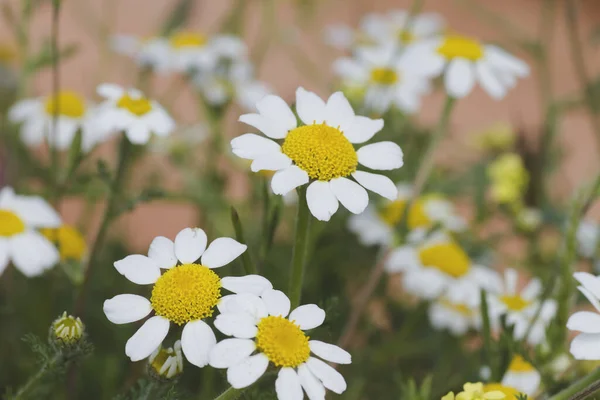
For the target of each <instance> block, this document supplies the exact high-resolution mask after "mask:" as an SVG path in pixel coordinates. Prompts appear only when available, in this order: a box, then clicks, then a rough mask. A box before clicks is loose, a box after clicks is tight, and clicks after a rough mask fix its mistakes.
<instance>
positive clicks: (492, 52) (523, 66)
mask: <svg viewBox="0 0 600 400" xmlns="http://www.w3.org/2000/svg"><path fill="white" fill-rule="evenodd" d="M485 50H486V51H485V57H486V58H487V59H488V60H489V62H490V63H492V65H494V66H495V67H496V68H499V69H502V70H508V71H510V72H512V73H514V74H516V75H517V76H519V77H525V76H527V75H529V66H528V65H527V63H525V62H524V61H522V60H519V59H518V58H517V57H515V56H513V55H511V54H509V53H507V52H506V51H504V50H503V49H501V48H500V47H498V46H494V45H487V46H485Z"/></svg>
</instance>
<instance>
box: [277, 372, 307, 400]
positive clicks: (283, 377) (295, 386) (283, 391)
mask: <svg viewBox="0 0 600 400" xmlns="http://www.w3.org/2000/svg"><path fill="white" fill-rule="evenodd" d="M275 392H277V399H278V400H302V399H303V398H304V393H303V392H302V386H301V385H300V377H299V376H298V374H297V373H296V371H294V369H293V368H281V369H280V370H279V373H278V374H277V380H276V381H275Z"/></svg>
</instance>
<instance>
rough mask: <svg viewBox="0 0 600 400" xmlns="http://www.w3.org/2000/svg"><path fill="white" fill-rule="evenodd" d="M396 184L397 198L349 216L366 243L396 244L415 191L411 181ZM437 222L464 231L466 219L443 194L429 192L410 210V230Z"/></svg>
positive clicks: (366, 244)
mask: <svg viewBox="0 0 600 400" xmlns="http://www.w3.org/2000/svg"><path fill="white" fill-rule="evenodd" d="M396 187H397V189H398V197H397V199H396V200H394V201H389V200H384V201H383V202H382V203H381V204H380V205H378V206H373V205H369V206H368V207H367V209H366V210H365V212H363V213H362V214H360V215H353V216H351V217H350V218H349V219H348V228H349V229H350V230H351V231H352V232H354V233H356V234H357V235H358V238H359V240H360V242H361V243H362V244H364V245H365V246H371V245H375V244H378V245H384V246H387V245H390V244H392V243H393V241H394V237H395V229H396V227H397V226H398V225H399V224H400V222H401V220H402V217H403V215H404V209H405V208H406V205H407V204H408V202H409V201H410V199H411V197H412V194H413V190H412V186H411V185H410V184H406V183H400V184H398V185H397V186H396ZM436 225H438V226H440V227H441V228H443V229H446V230H449V231H461V230H463V229H464V228H465V226H466V222H465V221H464V219H463V218H462V217H461V216H459V215H458V214H457V213H456V211H455V209H454V206H453V205H452V203H451V202H449V201H448V200H447V199H445V198H444V197H443V196H441V195H436V194H425V195H422V196H420V197H418V198H417V199H415V201H414V203H413V205H412V207H411V208H410V210H409V211H408V221H407V227H408V228H409V230H410V231H415V230H426V229H430V228H433V227H434V226H436Z"/></svg>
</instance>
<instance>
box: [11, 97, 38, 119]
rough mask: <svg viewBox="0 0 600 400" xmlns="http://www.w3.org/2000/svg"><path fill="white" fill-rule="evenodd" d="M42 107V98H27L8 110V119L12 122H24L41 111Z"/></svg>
mask: <svg viewBox="0 0 600 400" xmlns="http://www.w3.org/2000/svg"><path fill="white" fill-rule="evenodd" d="M41 107H42V101H41V99H25V100H21V101H18V102H17V103H15V105H13V106H12V107H11V108H10V110H8V119H9V121H11V122H23V121H26V120H28V119H30V118H31V117H32V116H33V115H36V114H38V113H39V111H40V108H41Z"/></svg>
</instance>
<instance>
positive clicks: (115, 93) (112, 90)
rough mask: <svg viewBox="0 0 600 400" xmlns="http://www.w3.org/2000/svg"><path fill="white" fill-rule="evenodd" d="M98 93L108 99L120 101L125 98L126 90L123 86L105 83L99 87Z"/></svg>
mask: <svg viewBox="0 0 600 400" xmlns="http://www.w3.org/2000/svg"><path fill="white" fill-rule="evenodd" d="M96 92H97V93H98V95H100V96H101V97H104V98H106V99H118V98H120V97H121V96H123V93H124V90H123V88H122V87H121V86H119V85H115V84H113V83H103V84H100V85H98V87H97V88H96Z"/></svg>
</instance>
